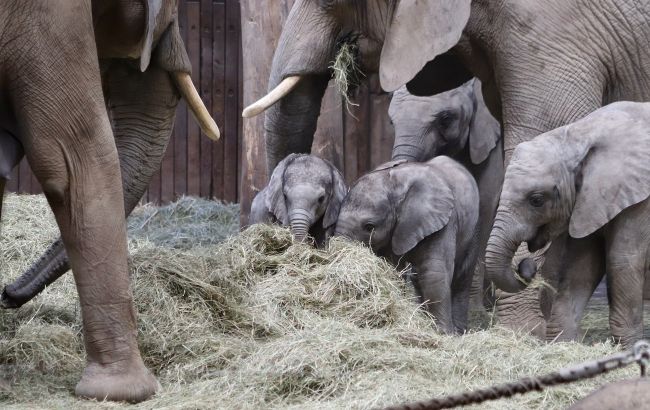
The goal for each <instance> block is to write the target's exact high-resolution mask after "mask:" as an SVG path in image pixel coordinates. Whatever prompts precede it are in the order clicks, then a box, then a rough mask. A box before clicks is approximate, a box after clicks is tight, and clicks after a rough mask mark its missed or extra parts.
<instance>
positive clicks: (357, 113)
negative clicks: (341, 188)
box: [344, 81, 370, 184]
mask: <svg viewBox="0 0 650 410" xmlns="http://www.w3.org/2000/svg"><path fill="white" fill-rule="evenodd" d="M352 103H353V104H356V105H352V104H351V105H349V106H348V107H347V108H344V109H346V112H345V119H344V132H345V142H344V146H345V180H346V181H347V182H348V184H351V183H353V182H354V181H356V180H357V178H359V177H360V176H361V175H362V174H363V173H365V172H366V171H367V170H368V168H369V155H368V119H369V116H370V113H369V97H368V83H367V81H364V82H362V83H361V84H360V85H359V88H358V89H357V90H356V91H355V92H354V95H353V97H352ZM348 110H349V111H348Z"/></svg>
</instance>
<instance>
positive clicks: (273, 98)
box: [241, 75, 300, 118]
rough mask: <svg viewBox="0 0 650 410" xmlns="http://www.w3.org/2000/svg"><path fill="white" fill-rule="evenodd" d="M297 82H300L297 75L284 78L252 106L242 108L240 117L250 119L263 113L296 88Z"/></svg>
mask: <svg viewBox="0 0 650 410" xmlns="http://www.w3.org/2000/svg"><path fill="white" fill-rule="evenodd" d="M298 81H300V76H299V75H293V76H291V77H287V78H285V79H284V80H282V82H281V83H280V84H278V86H277V87H275V88H274V89H273V90H271V92H270V93H268V94H266V95H265V96H264V97H262V98H260V99H259V100H257V101H255V102H254V103H253V104H251V105H249V106H248V107H246V108H244V111H242V113H241V116H242V117H244V118H250V117H254V116H256V115H258V114H261V113H263V112H264V111H266V110H267V109H268V108H269V107H270V106H272V105H273V104H275V103H276V102H278V101H280V100H281V99H282V97H284V96H285V95H287V94H289V93H290V92H291V90H293V89H294V88H296V85H298Z"/></svg>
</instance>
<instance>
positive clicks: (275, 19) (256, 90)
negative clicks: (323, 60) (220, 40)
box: [239, 0, 293, 225]
mask: <svg viewBox="0 0 650 410" xmlns="http://www.w3.org/2000/svg"><path fill="white" fill-rule="evenodd" d="M292 4H293V0H277V1H268V2H260V1H258V0H241V33H242V41H241V42H242V49H243V50H246V52H245V53H244V55H243V66H242V69H243V72H242V75H243V80H242V81H243V95H242V97H243V105H244V106H247V105H249V104H251V103H253V102H254V101H256V100H257V99H259V98H260V97H262V96H263V95H265V94H266V92H267V84H268V79H269V74H270V69H271V62H272V60H273V53H274V51H275V47H276V45H277V42H278V39H279V38H280V33H281V30H282V25H283V24H284V21H285V20H286V18H287V15H288V13H289V10H290V9H291V5H292ZM248 50H251V51H253V50H254V52H248ZM242 144H243V146H242V149H241V152H242V160H241V166H242V171H241V179H240V181H241V182H240V186H239V188H240V191H239V204H240V210H241V212H240V215H241V218H240V223H241V224H242V225H246V224H247V223H248V214H249V212H250V206H251V202H252V200H253V197H254V196H255V194H256V193H257V192H258V191H259V190H260V189H262V188H263V187H264V185H265V184H266V181H267V175H266V174H267V170H266V150H265V146H264V116H263V115H259V116H257V117H255V118H251V119H246V120H244V121H243V131H242Z"/></svg>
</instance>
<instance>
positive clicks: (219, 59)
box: [212, 2, 226, 199]
mask: <svg viewBox="0 0 650 410" xmlns="http://www.w3.org/2000/svg"><path fill="white" fill-rule="evenodd" d="M212 11H213V13H212V116H213V117H214V119H215V121H217V124H218V125H219V127H221V133H222V134H221V139H220V140H219V142H217V143H214V144H212V196H214V197H216V198H219V199H223V195H224V194H223V184H224V182H223V166H224V161H223V147H224V140H225V135H224V131H225V129H224V118H225V115H224V111H225V93H224V90H225V89H226V66H225V64H224V62H225V57H226V34H225V25H226V7H225V5H224V4H223V3H222V2H218V3H217V2H213V3H212Z"/></svg>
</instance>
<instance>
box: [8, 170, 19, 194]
mask: <svg viewBox="0 0 650 410" xmlns="http://www.w3.org/2000/svg"><path fill="white" fill-rule="evenodd" d="M18 168H19V167H18V166H16V167H15V168H14V169H13V171H11V178H10V179H9V181H7V186H6V187H5V190H6V191H7V192H16V191H17V190H18Z"/></svg>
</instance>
